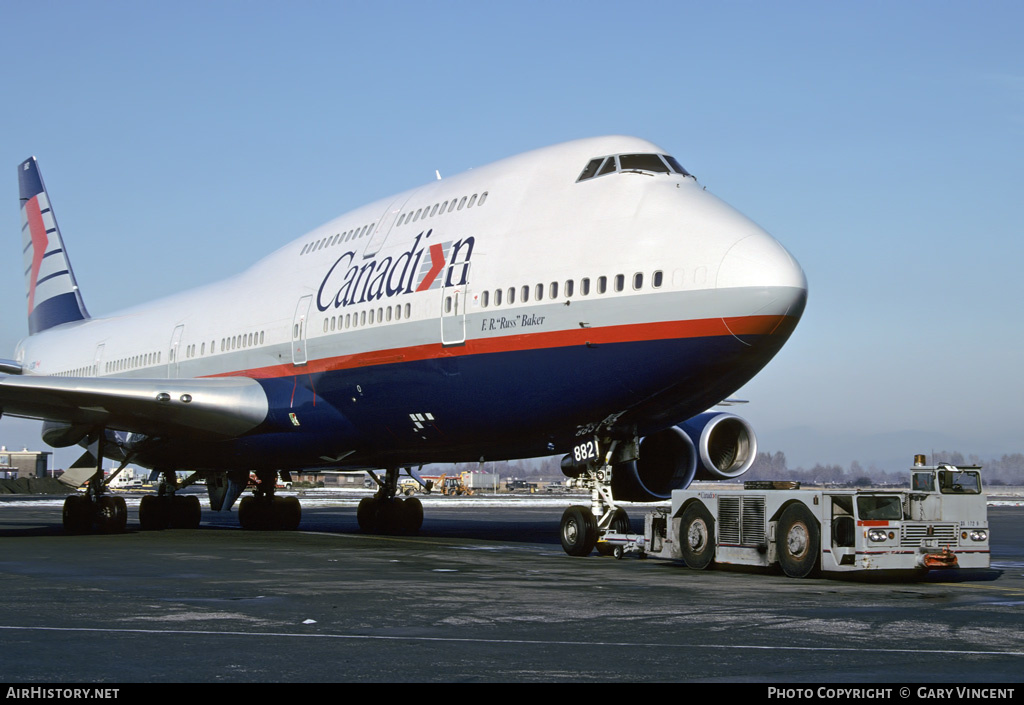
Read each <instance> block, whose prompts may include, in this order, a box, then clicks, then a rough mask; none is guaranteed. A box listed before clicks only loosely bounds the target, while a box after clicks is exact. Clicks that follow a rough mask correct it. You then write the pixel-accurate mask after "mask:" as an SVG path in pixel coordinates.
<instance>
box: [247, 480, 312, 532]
mask: <svg viewBox="0 0 1024 705" xmlns="http://www.w3.org/2000/svg"><path fill="white" fill-rule="evenodd" d="M256 480H257V483H256V488H255V490H254V491H253V493H252V494H251V495H249V496H247V497H243V498H242V501H241V502H240V503H239V504H238V523H239V524H241V525H242V528H243V529H262V530H267V529H270V530H275V529H276V530H283V531H294V530H295V529H297V528H299V522H300V521H301V520H302V505H301V504H300V503H299V500H298V498H296V497H278V496H277V495H276V494H275V489H276V487H277V473H276V472H273V471H265V472H257V473H256Z"/></svg>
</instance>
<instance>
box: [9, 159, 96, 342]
mask: <svg viewBox="0 0 1024 705" xmlns="http://www.w3.org/2000/svg"><path fill="white" fill-rule="evenodd" d="M18 190H19V192H20V196H21V242H22V248H23V249H22V255H23V257H24V260H25V288H26V291H27V298H28V332H29V335H34V334H36V333H39V332H40V331H44V330H46V329H47V328H53V327H54V326H58V325H60V324H62V323H70V322H71V321H81V320H83V319H86V318H88V317H89V314H88V312H87V311H86V310H85V303H84V302H83V301H82V294H81V292H79V290H78V284H77V283H76V282H75V274H74V272H72V271H71V262H70V260H68V254H67V250H65V249H64V241H63V240H62V239H61V236H60V230H59V229H58V228H57V219H56V218H55V217H54V215H53V209H52V208H51V207H50V198H49V196H47V194H46V187H45V186H43V177H42V176H41V175H40V173H39V165H38V164H37V163H36V158H35V157H31V158H30V159H27V160H25V161H24V162H22V163H21V164H19V165H18Z"/></svg>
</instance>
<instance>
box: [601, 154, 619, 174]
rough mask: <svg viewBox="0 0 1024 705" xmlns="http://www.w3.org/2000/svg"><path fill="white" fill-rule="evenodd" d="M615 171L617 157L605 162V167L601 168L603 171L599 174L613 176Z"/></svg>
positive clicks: (609, 158)
mask: <svg viewBox="0 0 1024 705" xmlns="http://www.w3.org/2000/svg"><path fill="white" fill-rule="evenodd" d="M613 171H615V157H608V158H607V159H605V160H604V166H602V167H601V171H599V172H597V175H598V176H604V175H605V174H611V173H612V172H613Z"/></svg>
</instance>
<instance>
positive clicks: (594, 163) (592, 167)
mask: <svg viewBox="0 0 1024 705" xmlns="http://www.w3.org/2000/svg"><path fill="white" fill-rule="evenodd" d="M602 161H604V160H603V159H601V158H598V159H591V160H590V163H588V164H587V166H586V167H585V168H584V169H583V173H582V174H580V178H578V179H576V180H577V181H586V180H587V179H592V178H594V177H595V176H597V167H599V166H601V162H602Z"/></svg>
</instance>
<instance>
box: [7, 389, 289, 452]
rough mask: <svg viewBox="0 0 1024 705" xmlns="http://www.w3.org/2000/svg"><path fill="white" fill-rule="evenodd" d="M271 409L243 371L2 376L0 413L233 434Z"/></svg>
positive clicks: (149, 431) (150, 430)
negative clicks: (189, 375) (205, 375)
mask: <svg viewBox="0 0 1024 705" xmlns="http://www.w3.org/2000/svg"><path fill="white" fill-rule="evenodd" d="M268 410H269V402H268V401H267V395H266V393H265V392H264V391H263V387H261V386H260V384H259V383H258V382H257V381H256V380H254V379H250V378H248V377H221V378H210V379H96V378H92V377H43V376H39V377H34V376H16V377H15V376H9V377H0V413H3V414H7V415H10V416H21V417H25V418H31V419H42V420H44V421H51V422H56V423H61V424H68V425H69V426H73V427H80V428H82V429H98V428H107V429H112V430H119V431H130V432H132V433H142V434H145V435H147V436H166V435H182V434H185V435H188V436H189V437H192V438H209V439H216V438H234V437H237V436H241V435H243V434H245V433H248V432H249V431H252V430H253V429H255V428H256V427H257V426H259V425H260V424H261V423H263V421H264V420H266V418H267V413H268ZM83 435H84V434H83Z"/></svg>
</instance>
